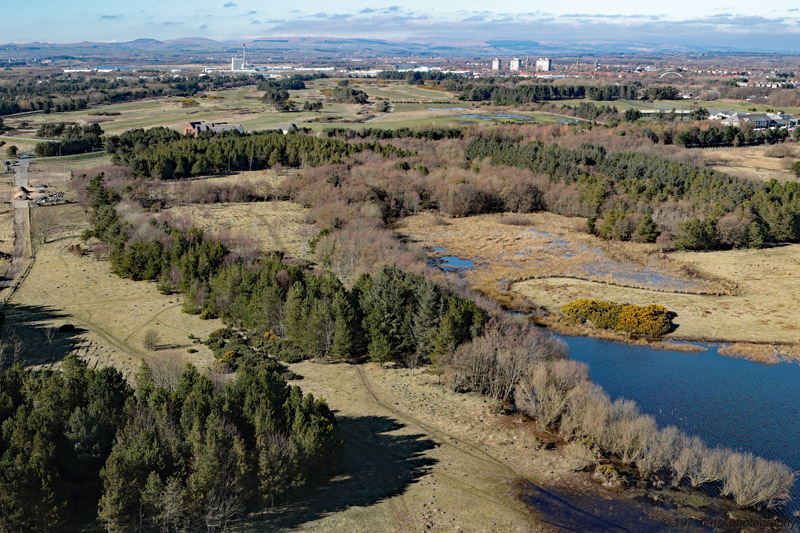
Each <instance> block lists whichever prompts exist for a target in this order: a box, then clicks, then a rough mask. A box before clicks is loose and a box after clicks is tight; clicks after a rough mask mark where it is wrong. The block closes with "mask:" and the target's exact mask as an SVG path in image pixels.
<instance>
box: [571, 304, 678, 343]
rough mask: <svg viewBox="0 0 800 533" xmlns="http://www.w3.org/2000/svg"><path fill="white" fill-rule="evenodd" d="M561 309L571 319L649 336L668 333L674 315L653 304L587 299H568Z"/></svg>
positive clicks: (598, 326)
mask: <svg viewBox="0 0 800 533" xmlns="http://www.w3.org/2000/svg"><path fill="white" fill-rule="evenodd" d="M561 312H562V313H564V314H565V315H566V316H567V317H569V318H570V319H572V320H576V321H578V322H581V323H584V322H587V323H589V324H591V325H592V326H594V327H596V328H600V329H614V330H616V331H623V332H625V333H630V334H632V335H647V336H651V337H656V336H660V335H666V334H667V333H669V332H670V331H671V330H672V327H673V325H672V317H673V316H674V313H672V312H670V311H668V310H667V309H666V308H665V307H663V306H660V305H656V304H648V305H645V306H639V305H630V304H622V305H620V304H615V303H613V302H604V301H600V300H588V299H582V300H575V301H574V302H570V303H568V304H566V305H564V306H563V307H562V308H561Z"/></svg>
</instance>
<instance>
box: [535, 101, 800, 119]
mask: <svg viewBox="0 0 800 533" xmlns="http://www.w3.org/2000/svg"><path fill="white" fill-rule="evenodd" d="M548 102H549V103H551V104H554V105H571V106H577V105H580V104H581V103H582V102H586V103H589V102H591V103H593V104H595V105H607V106H615V107H616V108H617V109H620V110H623V111H624V110H625V109H639V110H640V111H645V110H652V109H655V110H662V111H664V112H665V113H669V112H670V111H672V110H673V109H675V110H676V111H689V110H691V109H692V108H693V107H704V108H706V109H727V110H730V111H736V112H740V113H764V112H766V111H767V110H768V109H775V108H774V106H769V105H766V104H756V103H753V102H744V101H742V100H727V99H719V100H708V101H705V100H684V99H681V100H655V101H652V102H651V101H647V100H613V101H601V100H590V99H583V98H575V99H568V100H549V101H548ZM753 110H755V111H753ZM780 111H783V112H784V113H789V114H791V115H798V114H800V107H781V108H780Z"/></svg>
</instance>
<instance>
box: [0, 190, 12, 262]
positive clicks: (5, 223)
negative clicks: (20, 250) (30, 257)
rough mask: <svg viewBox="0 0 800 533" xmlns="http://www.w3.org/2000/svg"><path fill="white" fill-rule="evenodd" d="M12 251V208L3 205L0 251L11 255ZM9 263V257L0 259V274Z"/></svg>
mask: <svg viewBox="0 0 800 533" xmlns="http://www.w3.org/2000/svg"><path fill="white" fill-rule="evenodd" d="M13 251H14V209H13V208H11V207H7V206H3V208H2V210H0V252H2V253H3V254H8V255H11V254H12V252H13ZM10 264H11V259H0V275H1V274H3V273H4V272H5V271H6V269H7V268H8V266H9V265H10Z"/></svg>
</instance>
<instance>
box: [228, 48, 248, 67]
mask: <svg viewBox="0 0 800 533" xmlns="http://www.w3.org/2000/svg"><path fill="white" fill-rule="evenodd" d="M231 70H232V71H234V72H236V71H239V70H247V59H246V56H245V47H244V45H242V57H241V58H239V56H236V55H234V56H233V57H232V58H231Z"/></svg>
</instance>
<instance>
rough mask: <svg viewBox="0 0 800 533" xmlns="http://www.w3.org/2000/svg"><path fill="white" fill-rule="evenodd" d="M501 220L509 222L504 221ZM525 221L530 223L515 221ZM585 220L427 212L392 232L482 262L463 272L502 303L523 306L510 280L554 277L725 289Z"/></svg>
mask: <svg viewBox="0 0 800 533" xmlns="http://www.w3.org/2000/svg"><path fill="white" fill-rule="evenodd" d="M506 218H508V219H509V220H512V221H513V222H514V224H505V223H503V222H504V221H505V219H506ZM523 219H524V220H523ZM525 221H527V222H528V223H529V224H528V225H520V224H521V223H523V222H525ZM585 224H586V222H585V220H584V219H578V218H567V217H561V216H558V215H554V214H551V213H535V214H531V215H524V216H522V215H509V216H503V215H479V216H474V217H467V218H460V219H459V218H455V219H448V220H447V221H446V225H442V224H441V222H440V221H439V219H437V218H436V217H435V216H434V215H433V214H422V215H417V216H413V217H409V218H406V219H404V220H402V221H400V222H399V223H398V225H397V228H396V230H397V232H398V233H400V234H401V235H404V236H406V237H408V238H409V239H411V240H412V241H418V242H419V243H421V244H422V245H424V246H426V247H428V248H434V247H440V248H442V249H445V250H447V253H448V254H451V255H455V256H457V257H461V258H469V259H471V260H473V259H474V260H475V261H476V262H478V263H479V264H480V265H481V267H482V268H480V269H471V270H469V271H467V272H465V274H464V276H465V279H466V280H467V281H468V282H470V283H471V284H472V285H473V287H474V288H476V289H477V290H479V291H480V292H482V293H484V294H487V295H489V296H492V297H494V298H496V299H498V300H499V301H501V302H502V303H504V304H506V305H516V304H517V303H518V304H520V305H522V306H523V308H524V307H525V304H524V302H523V301H521V300H520V298H519V296H520V294H515V293H514V292H513V291H511V290H510V289H511V285H512V284H513V283H515V282H519V281H522V280H527V279H545V278H553V277H568V278H576V279H586V280H593V281H596V282H599V283H602V284H616V285H620V286H628V287H641V288H645V289H651V290H652V289H655V290H663V291H676V290H682V291H687V292H695V293H702V292H720V291H724V290H726V288H725V287H723V286H721V285H719V284H717V283H715V282H713V281H709V280H706V279H700V278H696V277H691V276H689V275H687V272H685V271H684V270H683V269H682V268H681V265H680V264H677V263H675V262H673V261H670V260H669V259H668V258H666V257H663V256H662V255H660V254H658V250H657V248H656V247H655V246H654V245H647V244H637V243H618V242H611V241H605V240H602V239H599V238H596V237H593V236H591V235H588V234H587V233H586V232H585V231H582V228H584V227H585ZM575 299H577V298H571V299H569V300H566V301H563V302H560V304H559V306H558V307H559V308H560V306H561V305H563V304H565V303H568V302H570V301H572V300H575ZM605 299H608V298H605ZM536 303H537V304H538V302H536Z"/></svg>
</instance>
